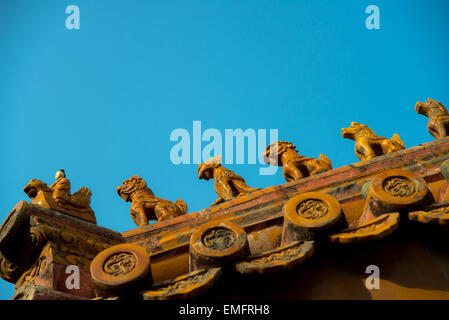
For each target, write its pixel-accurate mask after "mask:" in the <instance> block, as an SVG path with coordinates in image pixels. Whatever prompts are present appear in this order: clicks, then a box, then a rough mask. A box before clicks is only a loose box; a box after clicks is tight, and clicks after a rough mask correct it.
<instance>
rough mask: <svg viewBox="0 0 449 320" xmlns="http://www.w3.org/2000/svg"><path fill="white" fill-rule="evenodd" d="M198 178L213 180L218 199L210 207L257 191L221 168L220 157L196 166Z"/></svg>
mask: <svg viewBox="0 0 449 320" xmlns="http://www.w3.org/2000/svg"><path fill="white" fill-rule="evenodd" d="M198 178H199V179H204V180H209V179H214V188H215V193H216V194H217V196H218V199H217V200H215V201H214V202H213V203H212V204H211V206H213V205H216V204H219V203H221V202H224V201H227V200H231V199H233V198H237V197H240V196H242V195H245V194H248V193H250V192H253V191H256V190H258V189H254V188H251V187H249V186H248V185H247V184H246V183H245V180H244V179H243V178H242V177H241V176H239V175H237V174H235V173H234V172H232V171H231V170H228V169H226V168H225V167H222V166H221V157H220V156H217V157H214V158H211V159H209V160H208V161H206V162H204V163H201V164H200V165H198Z"/></svg>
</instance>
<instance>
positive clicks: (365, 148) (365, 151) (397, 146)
mask: <svg viewBox="0 0 449 320" xmlns="http://www.w3.org/2000/svg"><path fill="white" fill-rule="evenodd" d="M341 135H342V136H343V138H346V139H351V140H354V141H355V147H354V150H355V154H356V155H357V157H358V158H359V159H360V160H362V161H363V160H368V159H373V158H375V157H377V156H382V155H385V154H388V153H392V152H396V151H400V150H403V149H405V145H404V142H403V141H402V140H401V138H400V137H399V135H398V134H397V133H395V134H394V135H393V137H392V138H391V139H387V138H384V137H381V136H378V135H376V134H375V133H374V131H373V130H371V129H370V128H369V127H368V126H366V125H364V124H361V123H357V122H351V126H350V127H348V128H343V129H341Z"/></svg>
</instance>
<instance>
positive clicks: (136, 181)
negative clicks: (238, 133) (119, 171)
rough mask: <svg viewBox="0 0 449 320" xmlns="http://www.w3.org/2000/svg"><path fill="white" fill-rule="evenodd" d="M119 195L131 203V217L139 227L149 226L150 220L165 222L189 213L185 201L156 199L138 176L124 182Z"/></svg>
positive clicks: (118, 189)
mask: <svg viewBox="0 0 449 320" xmlns="http://www.w3.org/2000/svg"><path fill="white" fill-rule="evenodd" d="M117 193H118V195H119V196H120V197H121V198H122V199H123V200H125V201H126V202H131V208H130V213H131V217H132V219H133V221H134V222H135V223H136V224H137V225H138V226H139V227H143V226H145V225H147V224H148V220H154V219H157V221H163V220H167V219H171V218H174V217H177V216H181V215H184V214H186V213H187V204H186V203H185V202H184V201H183V200H181V199H178V200H176V201H175V202H171V201H169V200H165V199H162V198H158V197H156V196H155V195H154V193H153V191H151V189H150V188H148V187H147V184H146V182H145V180H143V179H142V178H141V177H139V176H137V175H134V176H132V177H131V178H129V179H128V180H125V181H123V183H122V185H121V186H118V187H117Z"/></svg>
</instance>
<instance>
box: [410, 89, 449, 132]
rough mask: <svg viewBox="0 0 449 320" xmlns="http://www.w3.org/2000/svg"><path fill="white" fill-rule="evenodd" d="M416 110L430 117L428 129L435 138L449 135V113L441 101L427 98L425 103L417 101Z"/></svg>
mask: <svg viewBox="0 0 449 320" xmlns="http://www.w3.org/2000/svg"><path fill="white" fill-rule="evenodd" d="M415 111H416V112H418V113H419V114H422V115H424V116H426V117H427V118H429V122H428V123H427V130H429V133H430V134H431V135H432V136H433V137H434V138H435V139H441V138H444V137H447V136H448V135H449V113H448V112H447V109H446V108H445V107H444V106H443V105H442V104H441V102H438V101H435V100H432V99H430V98H429V99H427V101H426V102H425V103H423V102H419V101H418V102H417V103H416V105H415Z"/></svg>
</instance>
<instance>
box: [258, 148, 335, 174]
mask: <svg viewBox="0 0 449 320" xmlns="http://www.w3.org/2000/svg"><path fill="white" fill-rule="evenodd" d="M263 158H264V161H265V163H268V164H270V165H278V166H281V167H282V173H283V175H284V178H285V180H286V181H294V180H298V179H301V178H305V177H309V176H313V175H315V174H318V173H321V172H325V171H328V170H331V169H332V163H331V161H330V160H329V158H328V157H326V156H325V155H324V154H320V157H319V159H314V158H308V157H304V156H301V155H300V154H299V153H298V151H297V150H296V146H294V145H293V144H292V143H291V142H287V141H277V142H274V143H272V144H270V145H269V146H268V147H267V148H266V151H265V153H264V154H263Z"/></svg>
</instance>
